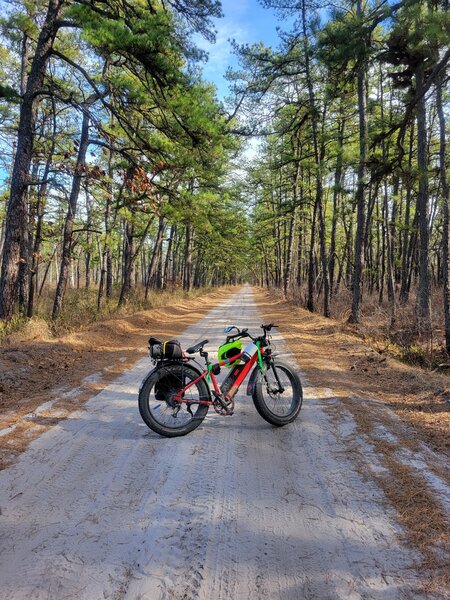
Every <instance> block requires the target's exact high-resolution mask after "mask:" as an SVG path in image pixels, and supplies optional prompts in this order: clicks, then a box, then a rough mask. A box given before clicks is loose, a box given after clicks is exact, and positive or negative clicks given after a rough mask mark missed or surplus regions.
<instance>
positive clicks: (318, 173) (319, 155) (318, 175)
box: [301, 0, 330, 317]
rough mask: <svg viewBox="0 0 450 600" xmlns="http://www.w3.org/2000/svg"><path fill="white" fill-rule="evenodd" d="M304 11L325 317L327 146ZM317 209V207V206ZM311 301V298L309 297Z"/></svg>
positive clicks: (326, 313)
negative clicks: (324, 174)
mask: <svg viewBox="0 0 450 600" xmlns="http://www.w3.org/2000/svg"><path fill="white" fill-rule="evenodd" d="M301 12H302V27H303V51H304V54H305V75H306V85H307V87H308V98H309V107H310V113H311V125H312V132H313V145H314V160H315V167H316V168H315V179H316V199H315V204H316V206H317V214H318V220H319V243H320V259H321V264H322V280H323V291H324V294H323V315H324V316H325V317H329V316H330V280H329V268H328V258H327V252H326V231H325V214H324V213H325V210H324V207H323V182H322V168H321V165H322V161H323V158H324V152H325V148H324V146H323V142H322V143H321V144H320V146H321V147H320V150H319V135H318V110H317V103H316V97H315V93H314V85H313V80H312V74H311V65H310V59H309V53H310V47H309V42H308V40H309V36H308V32H307V26H306V0H302V4H301ZM325 110H326V109H325V108H324V110H323V121H324V120H325ZM315 210H316V208H315ZM308 302H310V298H309V299H308Z"/></svg>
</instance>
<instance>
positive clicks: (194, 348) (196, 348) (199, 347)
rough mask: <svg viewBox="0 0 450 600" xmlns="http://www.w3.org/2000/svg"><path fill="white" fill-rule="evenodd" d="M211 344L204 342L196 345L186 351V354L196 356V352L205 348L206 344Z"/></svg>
mask: <svg viewBox="0 0 450 600" xmlns="http://www.w3.org/2000/svg"><path fill="white" fill-rule="evenodd" d="M208 342H209V340H202V341H201V342H197V343H196V344H194V346H191V347H190V348H188V349H187V350H186V352H187V353H188V354H195V353H196V352H198V351H199V350H201V349H202V348H203V346H204V345H205V344H207V343H208Z"/></svg>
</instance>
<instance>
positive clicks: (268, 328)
mask: <svg viewBox="0 0 450 600" xmlns="http://www.w3.org/2000/svg"><path fill="white" fill-rule="evenodd" d="M272 327H278V325H275V323H269V324H268V325H261V328H262V329H265V330H266V331H270V330H271V329H272Z"/></svg>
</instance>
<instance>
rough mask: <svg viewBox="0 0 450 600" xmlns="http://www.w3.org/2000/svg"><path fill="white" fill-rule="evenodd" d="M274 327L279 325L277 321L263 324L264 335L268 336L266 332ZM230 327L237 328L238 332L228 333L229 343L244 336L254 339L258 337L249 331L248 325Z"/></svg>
mask: <svg viewBox="0 0 450 600" xmlns="http://www.w3.org/2000/svg"><path fill="white" fill-rule="evenodd" d="M273 327H278V325H275V323H269V324H268V325H261V329H262V330H263V331H264V337H265V336H266V333H267V332H269V331H270V330H271V329H272V328H273ZM227 329H228V328H227ZM229 329H236V333H234V334H231V335H227V343H228V342H229V341H231V340H236V339H239V338H244V337H249V338H251V339H252V340H253V341H255V340H257V339H258V337H253V336H252V335H251V334H250V333H249V332H248V328H247V327H245V328H244V329H239V327H236V326H233V327H232V328H231V327H230V328H229Z"/></svg>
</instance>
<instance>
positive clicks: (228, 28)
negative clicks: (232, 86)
mask: <svg viewBox="0 0 450 600" xmlns="http://www.w3.org/2000/svg"><path fill="white" fill-rule="evenodd" d="M222 10H223V13H224V16H223V17H222V18H221V19H216V21H215V25H216V30H217V40H216V43H215V44H209V43H208V42H206V41H205V40H204V39H203V38H201V39H199V38H197V39H196V42H197V44H198V46H200V47H201V48H202V49H203V50H206V51H207V52H208V53H209V61H208V63H207V64H206V65H204V66H203V76H204V78H205V79H206V80H208V81H211V82H212V83H214V84H215V85H216V87H217V92H218V96H219V98H220V99H223V98H224V97H226V96H227V94H228V84H227V81H226V80H225V79H224V75H225V71H226V69H227V67H229V66H232V67H237V60H236V57H235V56H234V55H233V54H232V50H231V44H230V39H234V40H236V42H238V43H239V44H246V43H250V44H251V43H253V42H260V41H262V42H263V43H264V44H265V45H266V46H272V47H276V46H277V45H278V34H277V31H276V28H277V26H280V25H282V29H284V28H285V25H286V24H285V23H283V24H280V22H279V21H278V20H277V18H276V15H275V13H274V11H273V10H271V9H266V8H262V6H261V5H260V4H259V2H258V0H222Z"/></svg>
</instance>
